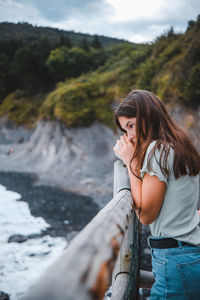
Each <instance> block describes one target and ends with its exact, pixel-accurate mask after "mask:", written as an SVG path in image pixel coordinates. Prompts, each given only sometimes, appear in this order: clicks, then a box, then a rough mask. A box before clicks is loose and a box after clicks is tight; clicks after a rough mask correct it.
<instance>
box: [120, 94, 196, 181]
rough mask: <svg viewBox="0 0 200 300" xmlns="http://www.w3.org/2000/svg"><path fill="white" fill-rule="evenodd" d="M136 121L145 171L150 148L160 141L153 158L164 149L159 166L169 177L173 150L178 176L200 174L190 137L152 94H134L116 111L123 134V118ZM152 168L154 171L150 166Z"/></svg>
mask: <svg viewBox="0 0 200 300" xmlns="http://www.w3.org/2000/svg"><path fill="white" fill-rule="evenodd" d="M120 116H123V117H127V118H136V150H135V153H134V155H133V158H132V159H134V158H135V157H137V159H138V166H137V168H138V169H140V168H141V167H142V164H143V161H144V157H145V154H146V150H147V148H148V146H149V144H150V143H151V142H153V141H156V144H155V146H154V147H153V149H152V151H151V152H150V155H153V153H155V150H156V149H157V148H158V149H159V150H160V149H161V156H160V161H159V165H160V167H161V170H162V172H163V173H164V174H166V175H169V170H168V167H167V158H168V155H169V151H170V147H172V148H173V150H174V175H175V178H179V177H180V176H183V175H187V174H188V175H190V176H195V175H197V174H198V173H199V171H200V156H199V154H198V152H197V150H196V149H195V147H194V146H193V145H192V143H191V141H190V139H189V138H188V136H187V135H186V134H185V133H184V132H183V130H182V129H181V128H179V126H178V125H177V124H176V123H175V122H174V121H173V120H172V119H171V117H170V116H169V114H168V112H167V110H166V109H165V107H164V105H163V104H162V102H161V101H160V99H159V98H158V97H157V96H155V95H154V94H153V93H152V92H149V91H145V90H133V91H131V92H130V93H129V94H128V96H127V97H126V98H125V99H124V101H122V102H121V103H120V104H119V106H118V108H117V109H116V110H115V115H114V117H115V123H116V125H117V126H118V128H120V129H121V130H122V131H124V130H123V128H121V125H120V123H119V117H120ZM148 167H149V168H150V169H151V166H150V163H149V165H148Z"/></svg>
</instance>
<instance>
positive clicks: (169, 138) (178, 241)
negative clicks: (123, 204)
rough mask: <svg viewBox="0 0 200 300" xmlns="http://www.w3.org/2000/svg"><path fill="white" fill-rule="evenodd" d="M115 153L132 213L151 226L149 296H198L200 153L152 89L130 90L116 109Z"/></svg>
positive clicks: (153, 297) (193, 299)
mask: <svg viewBox="0 0 200 300" xmlns="http://www.w3.org/2000/svg"><path fill="white" fill-rule="evenodd" d="M115 122H116V125H117V126H118V127H119V128H120V129H121V130H122V131H123V132H124V135H122V136H121V137H120V140H118V141H117V145H116V146H115V147H114V151H115V153H116V154H117V155H119V156H120V158H121V159H122V160H123V162H124V164H125V165H126V166H127V169H128V174H129V178H130V184H131V193H132V197H133V201H134V207H135V211H136V214H137V216H138V218H139V220H140V221H141V223H143V224H144V225H150V230H151V237H150V238H149V245H150V247H151V253H152V267H153V273H154V275H155V279H156V280H155V283H154V285H153V287H152V289H151V297H150V299H151V300H155V299H160V300H163V299H174V300H179V299H191V300H195V299H196V300H199V299H200V227H199V220H200V218H199V213H198V211H197V204H198V197H199V171H200V157H199V154H198V152H197V150H196V149H195V147H194V146H193V145H192V143H191V142H190V140H189V138H188V137H187V136H186V134H185V133H184V132H183V131H182V130H181V129H180V128H179V127H178V126H177V124H176V123H175V122H174V121H173V120H172V119H171V118H170V116H169V114H168V112H167V110H166V109H165V107H164V105H163V104H162V102H161V101H160V100H159V99H158V97H156V96H155V95H154V94H153V93H151V92H149V91H145V90H133V91H132V92H130V93H129V94H128V96H127V97H126V98H125V100H124V101H123V102H122V103H121V104H120V105H119V107H118V108H117V109H116V111H115Z"/></svg>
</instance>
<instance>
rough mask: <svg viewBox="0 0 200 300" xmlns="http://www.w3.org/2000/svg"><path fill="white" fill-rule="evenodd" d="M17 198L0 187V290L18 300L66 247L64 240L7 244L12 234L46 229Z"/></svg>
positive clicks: (35, 240) (50, 239)
mask: <svg viewBox="0 0 200 300" xmlns="http://www.w3.org/2000/svg"><path fill="white" fill-rule="evenodd" d="M20 198H21V195H19V194H18V193H15V192H13V191H9V190H7V189H6V188H5V187H4V186H2V185H0V290H1V291H4V292H6V293H8V294H9V295H10V299H11V300H18V299H20V298H21V296H22V295H23V294H24V293H26V292H27V290H28V289H29V288H30V287H31V286H32V285H34V284H35V283H36V281H37V280H38V279H39V277H40V276H41V275H43V274H44V273H45V271H46V269H47V267H48V266H49V265H50V264H51V263H52V262H53V261H54V260H56V259H57V257H58V256H59V255H60V254H61V253H62V251H63V249H64V248H65V246H66V241H65V239H64V238H60V237H59V238H58V237H57V238H52V237H50V236H44V237H42V238H35V239H28V240H27V241H25V242H23V243H8V238H9V237H10V236H11V235H14V234H22V235H30V234H38V233H40V232H41V231H42V230H45V229H46V228H48V227H49V224H47V223H46V222H45V220H44V219H43V218H40V217H37V218H36V217H33V216H32V215H31V214H30V210H29V207H28V205H27V203H26V202H24V201H18V200H19V199H20Z"/></svg>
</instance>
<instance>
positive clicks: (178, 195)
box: [140, 141, 200, 245]
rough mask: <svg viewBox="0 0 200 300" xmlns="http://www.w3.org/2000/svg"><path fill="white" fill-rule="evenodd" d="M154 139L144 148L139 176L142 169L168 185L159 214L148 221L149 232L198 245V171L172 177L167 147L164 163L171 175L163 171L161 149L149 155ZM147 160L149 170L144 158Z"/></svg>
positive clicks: (199, 234) (199, 239)
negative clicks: (195, 173) (190, 174)
mask: <svg viewBox="0 0 200 300" xmlns="http://www.w3.org/2000/svg"><path fill="white" fill-rule="evenodd" d="M155 143H156V141H154V142H152V143H151V144H150V145H149V147H148V149H147V152H146V155H145V159H144V162H143V166H142V169H141V170H140V173H141V176H142V178H143V177H144V175H145V173H148V174H149V175H151V176H157V177H158V178H159V180H160V181H164V182H165V183H166V185H167V189H166V194H165V197H164V201H163V205H162V207H161V210H160V212H159V215H158V216H157V218H156V219H155V220H154V222H153V223H152V224H150V229H151V234H152V236H154V237H171V238H175V239H177V240H180V241H183V242H188V243H190V244H194V245H197V244H199V245H200V227H199V226H198V224H199V214H198V211H197V203H198V197H199V175H197V176H188V175H186V176H181V177H179V178H178V179H176V178H175V177H174V172H173V162H174V152H173V149H172V148H170V152H169V156H168V160H167V165H168V168H169V170H170V175H169V176H166V175H164V174H163V173H162V171H161V168H160V166H159V163H158V162H159V159H160V154H161V149H160V150H158V149H156V151H155V155H151V156H150V157H148V155H149V153H150V152H151V150H152V148H153V147H154V145H155ZM148 160H150V165H151V168H152V171H150V170H149V168H148V166H147V162H148Z"/></svg>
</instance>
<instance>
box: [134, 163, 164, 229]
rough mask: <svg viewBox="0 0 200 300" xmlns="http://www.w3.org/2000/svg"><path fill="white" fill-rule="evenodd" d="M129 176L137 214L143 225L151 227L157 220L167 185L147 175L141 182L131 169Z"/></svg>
mask: <svg viewBox="0 0 200 300" xmlns="http://www.w3.org/2000/svg"><path fill="white" fill-rule="evenodd" d="M128 174H129V178H130V184H131V194H132V197H133V200H134V203H135V207H136V208H135V211H136V214H137V216H138V218H140V222H141V223H142V224H144V225H149V224H151V223H152V222H153V221H154V220H155V219H156V218H157V216H158V214H159V212H160V209H161V207H162V204H163V200H164V196H165V192H166V183H165V182H163V181H160V180H159V179H158V177H156V176H150V175H149V174H147V173H146V174H145V175H144V179H143V181H141V180H140V179H138V178H137V177H136V176H135V175H134V174H133V173H132V172H131V170H130V169H129V168H128ZM140 208H141V209H140ZM139 210H140V216H139Z"/></svg>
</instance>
